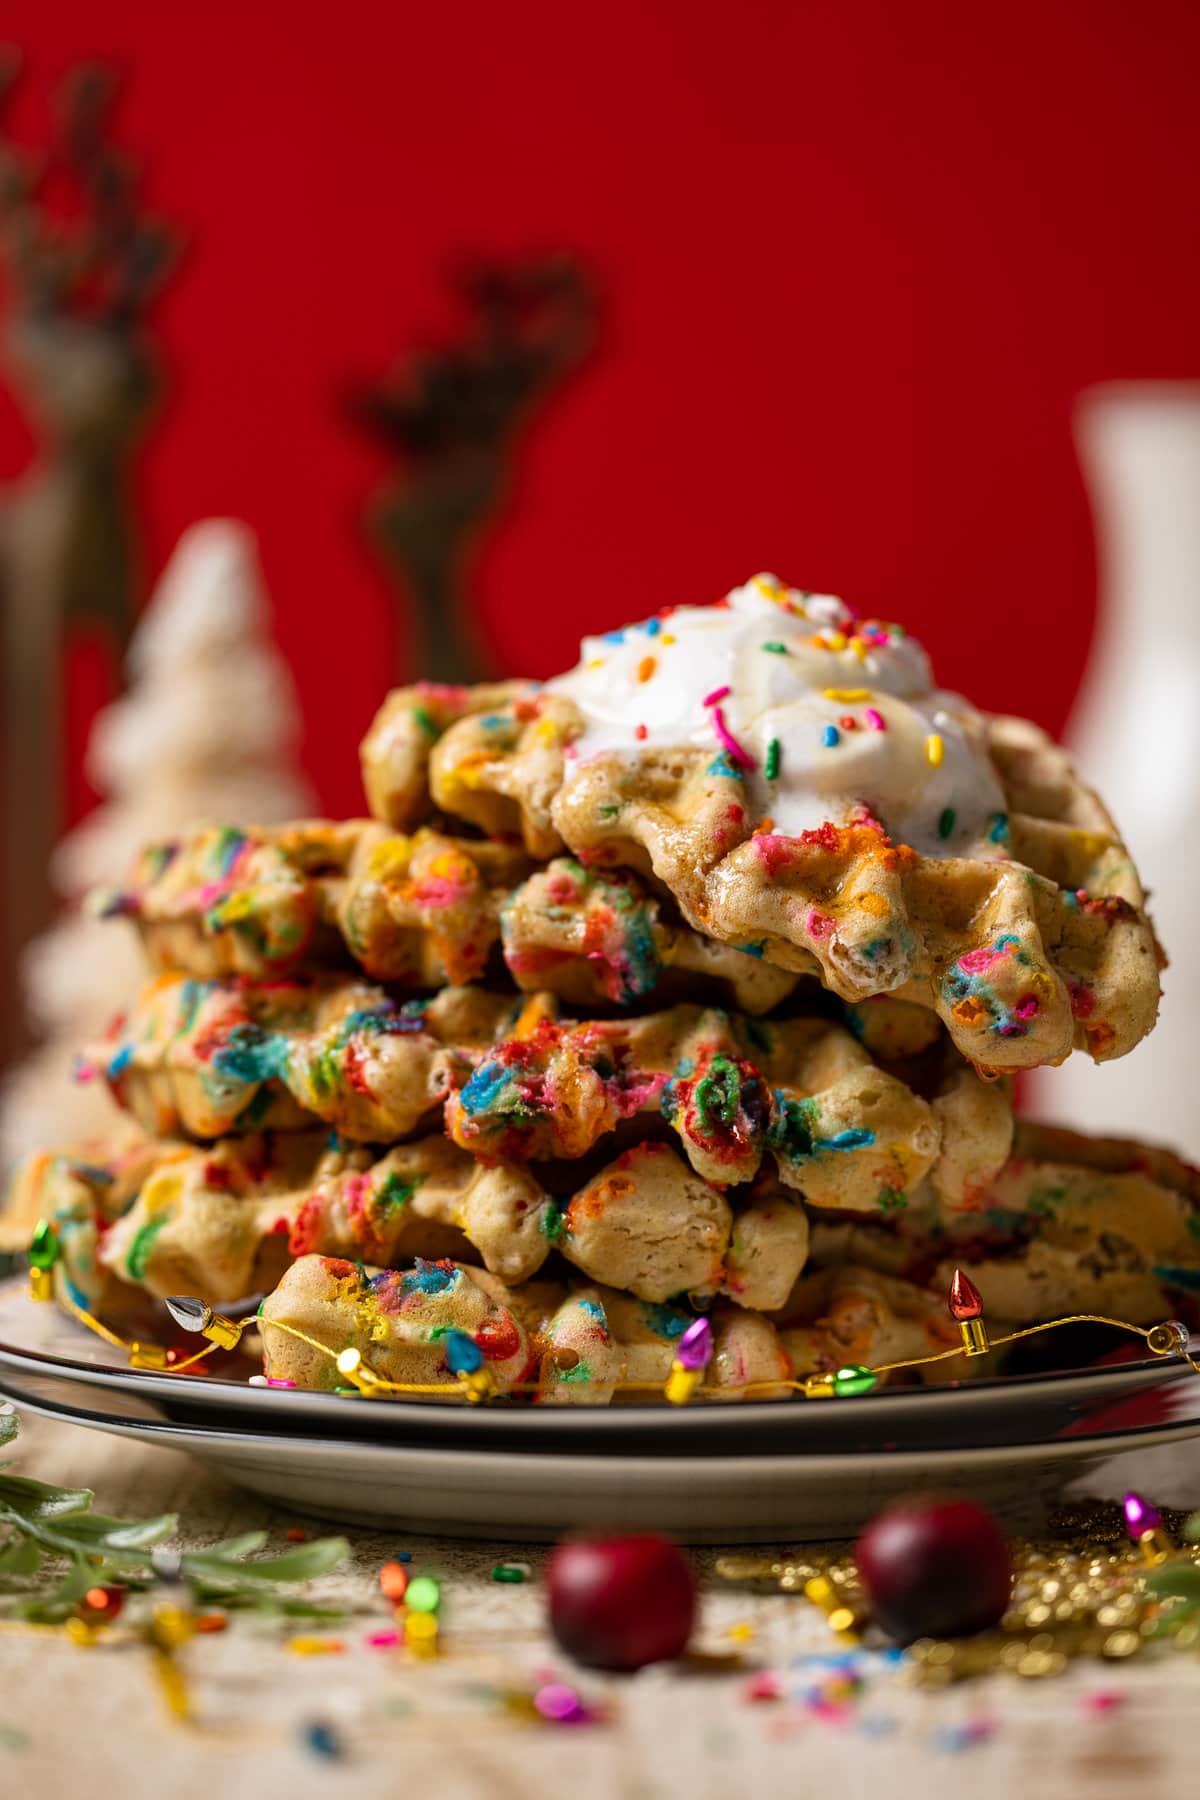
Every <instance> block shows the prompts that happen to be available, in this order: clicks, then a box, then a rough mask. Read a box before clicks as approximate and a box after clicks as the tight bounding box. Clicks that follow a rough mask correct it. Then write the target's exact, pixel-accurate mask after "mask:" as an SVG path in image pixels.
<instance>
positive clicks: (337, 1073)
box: [80, 975, 521, 1142]
mask: <svg viewBox="0 0 1200 1800" xmlns="http://www.w3.org/2000/svg"><path fill="white" fill-rule="evenodd" d="M520 1010H521V1002H520V999H519V998H518V997H517V996H512V995H509V996H505V995H494V994H488V993H486V992H485V991H484V990H483V989H482V988H445V989H443V990H442V992H441V993H440V994H438V995H436V996H435V997H434V999H432V1000H430V1001H423V1000H413V1001H408V1002H407V1003H405V1004H404V1005H399V1004H397V1002H396V1001H394V1000H393V999H392V998H391V997H390V996H389V995H388V994H386V993H385V992H384V991H383V989H382V988H379V987H376V986H374V985H373V984H371V983H368V982H365V981H355V980H352V979H343V978H342V977H339V976H336V975H329V976H314V977H312V978H305V977H296V978H293V979H286V980H279V981H274V982H263V983H259V982H246V981H195V980H193V979H192V978H191V977H189V976H183V975H163V976H160V977H159V979H158V980H157V981H155V982H153V983H152V984H151V985H150V986H149V987H147V988H146V989H144V990H143V992H142V994H141V996H140V997H139V999H138V1001H137V1002H136V1004H135V1005H134V1006H133V1007H131V1009H130V1010H129V1012H128V1013H127V1014H125V1015H123V1016H122V1017H121V1018H119V1019H118V1020H117V1021H116V1023H115V1024H114V1026H113V1028H112V1030H111V1032H110V1034H109V1037H108V1038H107V1040H106V1041H105V1042H104V1043H103V1044H101V1045H99V1046H98V1047H97V1048H96V1049H94V1050H93V1051H91V1052H90V1053H89V1054H88V1055H87V1057H85V1059H84V1061H83V1064H82V1066H81V1070H80V1073H81V1074H83V1075H85V1076H86V1075H88V1074H92V1075H96V1076H100V1077H103V1079H105V1080H106V1081H107V1082H108V1085H109V1087H110V1089H111V1091H112V1094H113V1097H114V1098H115V1099H116V1100H117V1102H118V1103H119V1104H120V1105H121V1106H123V1107H125V1108H126V1109H127V1110H128V1111H129V1112H130V1113H131V1114H132V1115H133V1117H134V1118H135V1119H136V1120H137V1121H138V1123H139V1124H140V1125H141V1126H142V1127H143V1129H144V1130H146V1131H148V1132H151V1133H154V1134H156V1135H157V1136H159V1137H173V1136H175V1135H177V1134H178V1133H180V1132H183V1133H185V1134H188V1135H190V1136H192V1137H198V1138H218V1137H223V1136H225V1135H226V1134H228V1133H230V1132H247V1131H256V1130H259V1129H264V1128H271V1129H276V1130H299V1129H301V1128H302V1127H304V1126H306V1125H311V1124H312V1123H313V1120H314V1119H322V1120H324V1121H325V1123H326V1124H328V1125H332V1126H334V1127H335V1128H336V1129H337V1130H338V1131H339V1132H341V1133H342V1134H343V1135H344V1136H346V1137H349V1138H355V1139H362V1140H369V1141H374V1142H394V1141H395V1140H396V1139H398V1138H403V1137H406V1136H408V1135H409V1134H410V1133H411V1132H413V1131H415V1130H416V1129H417V1128H418V1127H419V1126H420V1124H421V1123H422V1121H423V1120H425V1119H426V1118H428V1117H429V1116H430V1115H431V1114H432V1113H433V1112H434V1111H435V1109H436V1108H437V1107H438V1106H439V1105H440V1104H441V1103H442V1102H443V1101H444V1099H445V1098H446V1095H447V1094H448V1093H449V1092H450V1091H451V1089H452V1087H453V1086H454V1085H455V1084H456V1083H458V1082H462V1081H465V1080H466V1079H467V1076H468V1075H469V1074H470V1072H471V1069H472V1067H473V1065H474V1063H475V1062H476V1061H478V1059H479V1057H480V1056H481V1055H482V1053H483V1051H484V1050H485V1048H487V1047H488V1046H490V1045H491V1044H492V1043H493V1042H495V1041H496V1040H497V1038H500V1037H502V1036H503V1035H504V1034H505V1033H506V1031H507V1030H508V1029H509V1028H510V1027H511V1026H512V1025H513V1024H515V1022H516V1019H517V1017H518V1016H519V1013H520Z"/></svg>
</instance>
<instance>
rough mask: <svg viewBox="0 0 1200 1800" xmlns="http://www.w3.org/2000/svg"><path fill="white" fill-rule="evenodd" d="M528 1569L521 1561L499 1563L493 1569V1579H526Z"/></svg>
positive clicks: (514, 1580) (513, 1580)
mask: <svg viewBox="0 0 1200 1800" xmlns="http://www.w3.org/2000/svg"><path fill="white" fill-rule="evenodd" d="M526 1573H527V1571H526V1570H525V1569H524V1568H523V1567H522V1566H521V1565H520V1564H519V1563H497V1564H496V1566H495V1568H494V1569H493V1570H492V1580H493V1581H511V1582H517V1581H524V1579H525V1576H526Z"/></svg>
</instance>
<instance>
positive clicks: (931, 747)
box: [925, 731, 946, 769]
mask: <svg viewBox="0 0 1200 1800" xmlns="http://www.w3.org/2000/svg"><path fill="white" fill-rule="evenodd" d="M925 754H926V756H927V757H928V758H929V761H930V763H931V764H932V766H933V767H934V768H935V769H940V768H941V766H942V760H943V758H944V757H945V754H946V746H945V743H944V742H943V740H942V734H941V732H940V731H932V732H930V734H929V736H928V737H927V738H926V739H925Z"/></svg>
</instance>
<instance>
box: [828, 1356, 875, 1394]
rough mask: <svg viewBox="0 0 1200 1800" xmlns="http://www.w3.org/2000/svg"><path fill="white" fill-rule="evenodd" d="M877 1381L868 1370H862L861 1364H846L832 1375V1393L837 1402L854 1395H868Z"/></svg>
mask: <svg viewBox="0 0 1200 1800" xmlns="http://www.w3.org/2000/svg"><path fill="white" fill-rule="evenodd" d="M877 1381H878V1376H876V1375H873V1374H872V1372H871V1370H870V1369H864V1368H863V1367H862V1365H861V1363H847V1364H846V1366H845V1368H842V1369H838V1370H837V1372H836V1374H835V1375H834V1377H833V1391H834V1393H835V1394H836V1395H837V1397H838V1399H839V1400H845V1399H847V1398H849V1397H851V1396H853V1395H855V1394H869V1393H870V1392H871V1389H872V1388H873V1387H874V1386H875V1385H876V1382H877Z"/></svg>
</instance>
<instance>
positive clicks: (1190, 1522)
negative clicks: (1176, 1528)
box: [1183, 1512, 1200, 1544]
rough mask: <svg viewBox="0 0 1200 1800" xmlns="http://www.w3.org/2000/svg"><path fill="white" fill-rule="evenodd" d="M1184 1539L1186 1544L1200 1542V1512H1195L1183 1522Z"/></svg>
mask: <svg viewBox="0 0 1200 1800" xmlns="http://www.w3.org/2000/svg"><path fill="white" fill-rule="evenodd" d="M1183 1541H1184V1543H1185V1544H1200V1512H1194V1513H1193V1514H1192V1516H1191V1518H1190V1519H1185V1520H1184V1524H1183Z"/></svg>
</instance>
